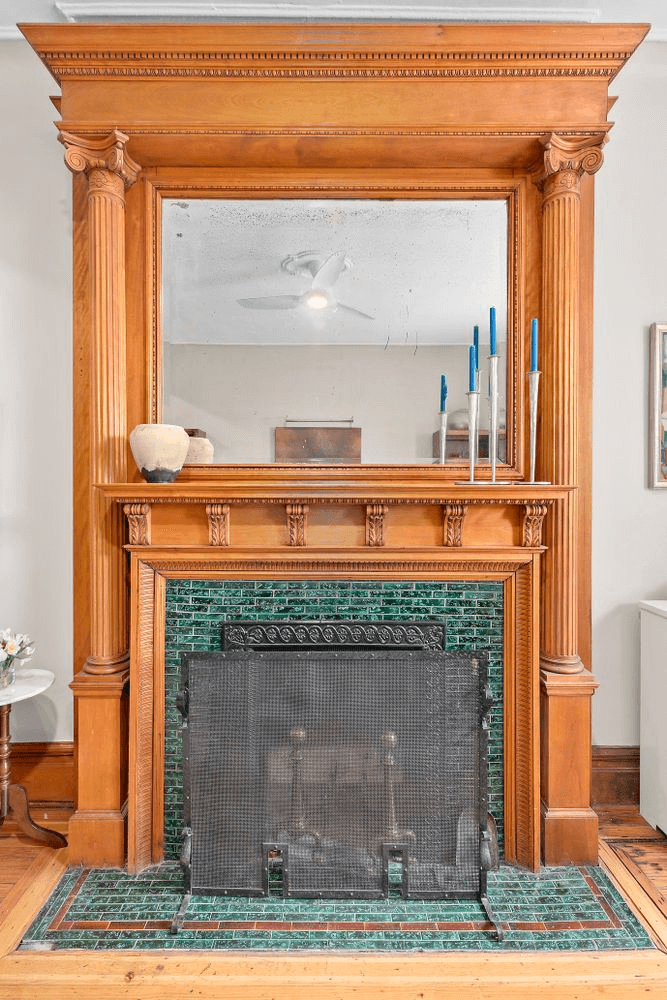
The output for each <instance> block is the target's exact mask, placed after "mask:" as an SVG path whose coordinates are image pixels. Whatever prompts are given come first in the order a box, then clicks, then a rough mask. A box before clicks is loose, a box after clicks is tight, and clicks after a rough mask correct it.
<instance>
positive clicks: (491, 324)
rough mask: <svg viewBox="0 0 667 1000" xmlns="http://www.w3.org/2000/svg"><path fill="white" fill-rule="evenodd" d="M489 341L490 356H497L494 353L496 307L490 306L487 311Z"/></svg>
mask: <svg viewBox="0 0 667 1000" xmlns="http://www.w3.org/2000/svg"><path fill="white" fill-rule="evenodd" d="M489 341H490V345H489V346H490V351H489V353H490V354H497V353H498V352H497V351H496V307H495V306H491V309H490V310H489Z"/></svg>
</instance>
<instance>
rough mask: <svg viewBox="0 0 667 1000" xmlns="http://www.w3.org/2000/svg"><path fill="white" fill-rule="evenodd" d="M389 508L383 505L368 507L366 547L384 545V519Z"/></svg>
mask: <svg viewBox="0 0 667 1000" xmlns="http://www.w3.org/2000/svg"><path fill="white" fill-rule="evenodd" d="M387 510H388V507H387V505H386V504H383V503H369V504H367V505H366V545H384V518H385V514H386V513H387Z"/></svg>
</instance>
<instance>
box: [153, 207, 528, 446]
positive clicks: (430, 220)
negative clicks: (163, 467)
mask: <svg viewBox="0 0 667 1000" xmlns="http://www.w3.org/2000/svg"><path fill="white" fill-rule="evenodd" d="M507 232H508V218H507V203H506V202H505V201H504V200H494V201H487V200H456V201H453V200H419V201H415V200H410V201H408V200H400V199H396V200H368V199H363V200H339V199H335V200H331V199H326V200H314V199H293V200H290V199H287V200H286V199H256V200H236V199H233V200H232V199H229V200H220V199H194V200H188V201H178V200H175V199H173V200H167V201H165V202H164V206H163V257H162V259H163V286H162V301H163V312H162V331H163V341H162V392H163V409H162V421H163V422H165V423H175V424H180V425H182V426H184V427H187V428H200V429H201V430H203V431H205V432H206V436H207V437H208V438H209V439H210V441H211V442H212V443H213V447H214V459H213V461H215V462H220V463H272V462H274V461H276V460H278V461H304V462H321V461H325V460H326V461H352V462H354V461H359V460H361V461H362V462H364V463H400V464H406V463H418V464H431V463H432V462H434V461H436V460H437V459H436V458H434V455H435V456H437V454H438V450H437V442H436V445H435V451H434V441H433V435H434V432H436V431H437V430H438V427H439V410H440V392H441V376H442V375H445V376H446V381H447V387H448V395H447V412H448V434H447V456H448V459H449V460H451V461H453V460H455V459H456V458H459V459H461V458H465V457H466V456H467V437H466V430H465V428H466V427H467V398H466V391H467V390H468V388H469V345H470V344H472V341H473V327H474V326H475V325H476V324H477V325H479V340H480V351H479V354H480V360H479V365H480V371H479V376H478V378H479V388H480V426H481V428H485V427H486V426H487V419H488V418H487V410H488V407H487V405H486V396H487V391H488V374H487V373H488V364H487V356H488V354H489V308H490V307H491V306H494V307H495V308H496V311H497V331H498V348H497V350H498V354H499V355H500V362H499V365H500V367H499V375H500V377H499V385H500V403H499V410H500V414H501V424H502V425H503V427H502V432H501V439H500V442H499V455H500V457H501V459H502V458H504V417H505V405H506V404H505V400H506V398H507V393H506V378H507V375H506V364H505V359H506V346H507V271H508V265H507V246H508V236H507ZM314 427H316V428H319V429H321V430H323V431H324V434H322V435H319V445H318V444H316V445H314V446H312V447H311V446H310V445H307V444H304V445H303V446H301V445H298V447H302V450H301V451H300V452H299V451H298V447H297V453H296V454H297V457H294V456H293V454H292V453H290V452H289V448H288V451H287V452H285V451H284V450H283V449H284V447H285V444H284V441H285V439H284V438H283V437H281V435H282V434H283V431H279V437H280V442H279V446H278V447H279V450H278V454H277V453H276V447H277V445H276V440H277V439H276V428H278V429H281V428H288V429H291V430H292V431H295V432H301V431H303V430H304V429H305V428H314ZM349 428H353V429H354V430H355V432H356V433H355V434H354V435H349V434H342V435H338V436H336V435H334V434H333V429H340V430H344V429H349ZM309 433H310V432H308V434H309ZM308 434H306V433H305V432H304V434H300V433H297V434H296V440H297V444H298V441H299V440H301V438H304V437H307V436H308ZM286 439H287V440H292V441H293V440H294V434H289V433H288V434H287V438H286ZM359 441H360V448H361V451H360V455H359V453H358V446H359ZM336 442H337V443H336ZM350 448H351V449H352V450H351V451H350V450H349V449H350ZM355 448H356V449H357V452H356V457H350V456H351V455H354V454H355ZM341 449H342V451H341ZM346 449H348V450H346ZM290 454H292V457H289V456H290ZM486 454H487V450H486V449H485V441H484V435H483V433H482V434H481V440H480V457H481V459H482V460H484V456H485V455H486ZM286 455H287V457H285V456H286ZM324 456H328V457H324ZM346 456H347V458H346Z"/></svg>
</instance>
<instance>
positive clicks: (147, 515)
mask: <svg viewBox="0 0 667 1000" xmlns="http://www.w3.org/2000/svg"><path fill="white" fill-rule="evenodd" d="M123 510H124V511H125V517H126V518H127V526H128V528H129V532H130V545H150V544H151V506H150V504H148V503H126V504H124V505H123Z"/></svg>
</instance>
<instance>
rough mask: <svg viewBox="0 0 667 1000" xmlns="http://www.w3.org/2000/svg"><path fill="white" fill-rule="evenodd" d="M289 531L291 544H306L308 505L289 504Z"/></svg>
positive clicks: (287, 508)
mask: <svg viewBox="0 0 667 1000" xmlns="http://www.w3.org/2000/svg"><path fill="white" fill-rule="evenodd" d="M286 510H287V532H288V535H289V544H290V545H305V544H306V515H307V514H308V505H307V504H303V503H291V504H287V507H286Z"/></svg>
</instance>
